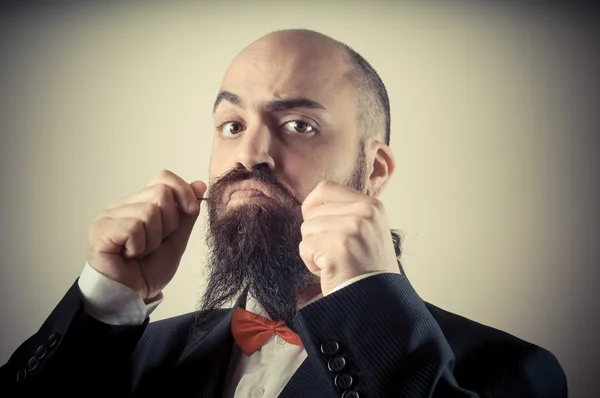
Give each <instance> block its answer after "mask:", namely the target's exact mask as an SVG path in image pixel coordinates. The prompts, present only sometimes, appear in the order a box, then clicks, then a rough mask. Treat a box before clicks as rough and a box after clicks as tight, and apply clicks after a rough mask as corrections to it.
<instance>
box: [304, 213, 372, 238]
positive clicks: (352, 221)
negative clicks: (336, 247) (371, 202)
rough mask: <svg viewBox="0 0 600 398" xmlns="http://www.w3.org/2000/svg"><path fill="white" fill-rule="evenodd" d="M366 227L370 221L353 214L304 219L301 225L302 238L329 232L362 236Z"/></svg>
mask: <svg viewBox="0 0 600 398" xmlns="http://www.w3.org/2000/svg"><path fill="white" fill-rule="evenodd" d="M366 228H368V221H367V220H365V219H364V218H361V217H357V216H355V215H352V214H345V215H324V216H320V217H315V218H312V219H310V220H308V221H304V222H303V223H302V225H301V226H300V233H301V235H302V239H307V238H310V237H311V236H313V235H317V234H323V233H327V232H329V233H330V232H335V233H336V235H343V236H348V237H352V236H361V235H362V234H364V232H365V229H366Z"/></svg>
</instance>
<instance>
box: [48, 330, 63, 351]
mask: <svg viewBox="0 0 600 398" xmlns="http://www.w3.org/2000/svg"><path fill="white" fill-rule="evenodd" d="M59 338H60V334H58V333H52V334H51V335H50V337H48V340H46V345H48V348H53V347H54V346H55V345H56V343H58V339H59Z"/></svg>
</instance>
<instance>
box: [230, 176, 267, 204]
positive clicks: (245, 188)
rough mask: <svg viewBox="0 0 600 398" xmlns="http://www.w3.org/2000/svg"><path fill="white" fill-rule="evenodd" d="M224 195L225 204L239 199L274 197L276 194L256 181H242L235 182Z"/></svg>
mask: <svg viewBox="0 0 600 398" xmlns="http://www.w3.org/2000/svg"><path fill="white" fill-rule="evenodd" d="M223 196H224V198H223V199H224V200H225V204H227V203H229V202H232V201H237V200H248V199H259V200H260V198H263V199H264V198H266V199H273V198H274V194H273V193H272V192H270V190H269V189H267V188H266V187H265V186H262V185H260V184H257V183H256V182H254V181H242V182H240V183H239V184H235V185H234V186H232V187H231V188H229V189H228V190H227V191H226V192H225V195H223Z"/></svg>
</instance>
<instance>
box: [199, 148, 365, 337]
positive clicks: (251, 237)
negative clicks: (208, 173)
mask: <svg viewBox="0 0 600 398" xmlns="http://www.w3.org/2000/svg"><path fill="white" fill-rule="evenodd" d="M246 179H252V180H255V181H257V182H260V183H261V184H263V185H266V186H268V187H269V188H270V189H271V190H273V191H274V192H276V193H277V194H278V195H277V197H278V198H280V200H277V201H276V202H275V201H264V200H262V201H260V203H258V202H257V203H246V204H242V205H238V206H237V207H235V208H233V209H223V208H220V205H219V203H220V201H221V199H222V197H223V192H224V191H225V189H226V188H227V187H228V186H230V185H231V184H232V183H235V182H239V181H242V180H246ZM365 180H366V164H365V158H364V153H363V152H362V150H361V153H360V156H359V159H358V163H357V166H356V168H355V170H354V171H353V173H352V175H351V177H350V178H348V180H347V181H346V184H347V185H349V186H351V187H353V188H355V189H357V190H359V191H363V189H364V184H365ZM209 196H210V198H211V199H210V200H209V201H208V203H207V204H208V224H209V233H208V234H207V238H206V243H207V245H208V249H209V257H208V269H209V272H210V275H209V278H208V281H207V288H206V290H205V292H204V294H203V296H202V298H201V299H200V302H199V305H198V311H197V313H196V322H195V325H194V332H195V333H196V332H200V331H201V330H202V329H203V326H205V324H206V322H205V321H206V320H207V318H209V317H210V315H211V314H212V313H213V312H214V310H215V309H218V308H221V307H223V306H224V305H225V304H228V303H231V302H232V301H234V300H236V299H238V298H239V297H240V295H241V294H242V293H243V292H244V291H245V290H246V289H248V292H249V293H250V294H251V295H252V297H253V298H254V299H255V300H256V301H257V302H258V303H259V304H260V305H261V306H262V307H263V308H264V309H265V311H266V312H267V313H268V314H269V316H270V317H271V318H272V319H275V320H283V321H284V322H285V323H286V325H288V326H289V327H291V328H292V329H293V324H292V318H293V317H294V316H295V314H296V311H297V299H298V295H299V294H300V292H302V290H304V289H305V288H306V286H307V285H308V284H309V283H311V282H313V283H314V282H315V279H316V277H315V276H314V275H313V274H312V273H311V272H310V271H309V270H308V268H307V267H306V265H305V264H304V262H303V261H302V259H301V257H300V254H299V250H298V246H299V244H300V241H301V240H302V235H301V232H300V226H301V225H302V222H303V219H302V213H301V203H300V201H299V200H297V199H296V198H295V197H294V195H293V194H292V193H291V192H289V190H288V189H287V188H286V187H285V186H284V185H283V184H281V183H280V182H279V180H278V179H277V178H276V177H275V176H274V175H273V174H272V173H271V171H270V170H269V168H268V167H266V165H257V166H256V167H255V168H254V169H253V170H251V171H248V170H246V169H234V170H231V171H230V172H228V173H227V174H225V175H224V176H222V177H220V178H219V179H218V180H216V181H215V182H214V183H213V184H212V185H211V188H210V194H209Z"/></svg>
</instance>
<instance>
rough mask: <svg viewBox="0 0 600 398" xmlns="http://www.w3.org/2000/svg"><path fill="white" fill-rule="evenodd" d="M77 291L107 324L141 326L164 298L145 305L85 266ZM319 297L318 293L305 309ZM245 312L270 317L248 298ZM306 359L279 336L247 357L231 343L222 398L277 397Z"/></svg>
mask: <svg viewBox="0 0 600 398" xmlns="http://www.w3.org/2000/svg"><path fill="white" fill-rule="evenodd" d="M381 273H384V272H372V273H368V274H365V275H361V276H358V277H356V278H353V279H351V280H349V281H347V282H345V283H342V284H341V285H339V286H337V287H336V288H335V289H333V290H332V291H331V293H333V292H335V291H337V290H340V289H343V288H344V287H346V286H348V285H350V284H352V283H354V282H358V281H359V280H361V279H364V278H366V277H369V276H372V275H376V274H381ZM79 289H80V290H81V294H82V296H83V304H84V308H85V310H86V312H87V313H88V314H89V315H91V316H92V317H94V318H95V319H97V320H99V321H101V322H103V323H106V324H109V325H141V324H142V323H144V320H145V319H146V318H147V317H148V316H150V314H151V313H152V311H154V309H155V308H156V307H157V306H158V305H159V304H160V303H161V302H162V301H163V299H164V298H163V295H162V293H160V294H159V295H158V297H157V298H156V299H155V300H153V301H152V302H151V303H149V304H146V303H144V301H143V300H142V299H141V298H140V297H139V296H138V295H137V294H136V293H135V292H134V291H133V290H131V289H130V288H128V287H127V286H125V285H123V284H120V283H118V282H115V281H113V280H112V279H109V278H107V277H105V276H104V275H102V274H101V273H99V272H98V271H96V270H95V269H94V268H93V267H92V266H90V265H89V264H88V263H86V264H85V266H84V268H83V271H82V273H81V276H80V278H79ZM331 293H330V294H331ZM320 298H322V295H321V294H319V295H317V296H316V297H314V298H313V299H312V300H310V301H309V302H307V303H306V304H304V306H306V305H310V304H311V303H313V302H315V301H317V300H319V299H320ZM246 309H247V310H248V311H250V312H252V313H255V314H258V315H261V316H264V317H266V318H269V315H268V314H267V313H266V311H265V310H264V309H263V308H262V307H261V306H260V304H259V303H258V302H256V301H255V300H254V299H253V298H252V297H251V296H248V300H247V302H246ZM306 356H307V354H306V350H305V349H304V347H303V346H296V345H293V344H289V343H287V342H285V341H284V340H283V339H282V338H280V337H279V336H273V337H271V338H270V339H269V341H267V343H266V344H265V345H264V346H263V347H262V348H261V349H259V350H258V351H256V352H255V353H253V354H252V355H250V356H246V355H245V354H244V353H243V352H242V350H241V349H240V348H239V347H238V345H237V344H235V343H234V346H233V351H232V354H231V360H230V362H229V369H228V371H227V376H226V379H225V386H224V389H223V395H222V397H223V398H241V397H244V398H247V397H249V398H260V397H264V398H271V397H277V396H278V395H279V394H280V393H281V391H282V390H283V388H284V387H285V385H286V384H287V382H288V381H289V380H290V379H291V378H292V376H293V375H294V373H295V372H296V370H297V369H298V368H299V367H300V365H301V364H302V362H303V361H304V360H305V359H306Z"/></svg>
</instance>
